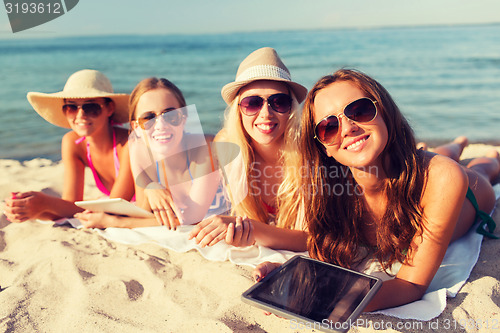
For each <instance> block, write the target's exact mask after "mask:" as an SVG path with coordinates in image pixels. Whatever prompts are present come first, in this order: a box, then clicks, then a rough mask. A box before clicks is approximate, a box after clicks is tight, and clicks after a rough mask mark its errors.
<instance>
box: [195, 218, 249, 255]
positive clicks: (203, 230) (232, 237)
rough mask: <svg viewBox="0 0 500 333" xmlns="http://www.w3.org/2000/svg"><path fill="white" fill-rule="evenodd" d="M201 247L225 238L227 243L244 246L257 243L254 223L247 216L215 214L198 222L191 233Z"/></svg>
mask: <svg viewBox="0 0 500 333" xmlns="http://www.w3.org/2000/svg"><path fill="white" fill-rule="evenodd" d="M193 238H195V241H196V244H199V245H200V246H201V247H205V246H212V245H215V244H217V243H218V242H220V241H221V240H225V241H226V243H227V244H229V245H233V246H238V247H244V246H250V245H253V244H255V235H254V233H253V223H252V221H250V219H248V218H247V217H244V218H243V217H240V216H237V217H234V216H219V215H218V216H214V217H210V218H208V219H206V220H203V221H201V222H200V223H198V224H197V225H196V226H195V227H194V229H193V230H191V232H190V233H189V239H193Z"/></svg>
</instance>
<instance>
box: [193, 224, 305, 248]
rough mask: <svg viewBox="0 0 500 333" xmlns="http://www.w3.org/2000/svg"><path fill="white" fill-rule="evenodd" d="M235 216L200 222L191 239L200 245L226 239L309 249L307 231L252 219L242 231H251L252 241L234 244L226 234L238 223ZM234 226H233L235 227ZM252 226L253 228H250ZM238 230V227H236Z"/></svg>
mask: <svg viewBox="0 0 500 333" xmlns="http://www.w3.org/2000/svg"><path fill="white" fill-rule="evenodd" d="M236 218H237V217H235V216H214V217H211V218H208V219H206V220H204V221H202V222H200V223H198V224H197V225H196V226H195V228H194V229H193V230H191V232H190V233H189V239H192V238H195V240H196V243H197V244H200V246H202V247H204V246H207V245H208V246H212V245H215V244H217V243H218V242H220V241H221V240H224V239H225V240H226V243H228V244H230V245H235V246H248V245H252V244H253V240H254V241H255V243H256V244H258V245H262V246H266V247H269V248H272V249H275V250H290V251H298V252H299V251H300V252H302V251H306V250H307V235H308V234H307V232H305V231H301V230H291V229H283V228H278V227H275V226H272V225H268V224H265V223H262V222H259V221H255V220H250V221H249V222H250V224H251V225H250V226H249V227H248V228H249V229H247V230H248V231H247V230H245V229H244V228H243V230H242V232H243V233H245V232H251V233H252V234H251V235H249V236H248V239H251V240H252V242H250V243H248V242H247V243H241V244H239V243H238V244H233V243H232V241H231V240H228V239H226V234H227V232H228V229H229V228H230V226H231V224H233V227H235V225H236ZM233 227H232V228H233ZM250 228H251V229H250ZM235 230H236V229H235Z"/></svg>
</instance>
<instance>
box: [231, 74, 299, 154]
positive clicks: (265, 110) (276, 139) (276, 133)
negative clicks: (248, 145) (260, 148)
mask: <svg viewBox="0 0 500 333" xmlns="http://www.w3.org/2000/svg"><path fill="white" fill-rule="evenodd" d="M280 93H284V94H289V90H288V87H287V85H286V84H285V83H281V82H277V81H255V82H252V83H250V84H248V85H246V86H245V87H243V88H242V89H241V91H240V93H239V96H238V97H237V98H238V101H241V100H242V99H243V98H245V97H248V96H260V97H262V98H264V99H265V100H267V99H268V98H269V96H272V95H275V94H280ZM238 111H239V112H240V114H241V122H242V124H243V128H244V129H245V132H246V133H247V134H248V135H249V136H250V138H251V140H252V145H255V144H257V145H271V144H278V145H281V144H282V142H283V137H284V135H283V134H284V133H285V129H286V125H287V122H288V118H289V116H290V112H287V113H278V112H276V111H274V110H273V109H272V108H271V107H270V106H269V105H268V103H267V101H265V102H264V104H263V106H262V109H261V110H260V112H258V113H256V114H255V115H252V116H248V115H245V114H244V113H243V112H241V111H240V110H238Z"/></svg>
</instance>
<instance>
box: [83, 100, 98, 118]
mask: <svg viewBox="0 0 500 333" xmlns="http://www.w3.org/2000/svg"><path fill="white" fill-rule="evenodd" d="M82 110H83V112H85V115H87V116H89V117H97V116H99V115H100V114H101V111H102V109H101V105H99V104H97V103H86V104H83V105H82Z"/></svg>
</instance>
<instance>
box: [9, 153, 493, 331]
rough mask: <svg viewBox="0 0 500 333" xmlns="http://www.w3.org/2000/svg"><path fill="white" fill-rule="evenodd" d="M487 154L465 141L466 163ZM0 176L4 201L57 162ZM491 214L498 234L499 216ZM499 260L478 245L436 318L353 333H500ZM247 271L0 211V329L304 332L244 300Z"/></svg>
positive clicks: (376, 318)
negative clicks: (19, 219) (468, 270)
mask: <svg viewBox="0 0 500 333" xmlns="http://www.w3.org/2000/svg"><path fill="white" fill-rule="evenodd" d="M489 148H491V147H490V146H482V145H471V146H470V147H468V148H467V150H466V151H465V152H464V157H465V158H469V157H472V156H477V155H480V154H483V153H484V152H485V150H486V149H489ZM0 175H1V178H0V197H1V198H5V197H6V196H8V195H9V193H10V192H11V191H25V190H42V189H44V188H50V189H51V190H53V191H55V192H58V193H60V192H61V189H62V166H61V165H60V164H55V163H52V162H50V161H47V160H41V159H36V160H32V161H28V162H25V163H22V164H21V163H19V162H17V161H9V160H0ZM89 176H90V175H88V176H87V177H86V178H87V180H88V183H89V184H90V183H92V181H91V179H90V177H89ZM86 193H89V195H88V196H87V199H90V198H94V197H97V196H98V192H97V190H96V189H95V186H88V187H87V189H86ZM0 208H3V204H2V207H0ZM494 218H495V220H496V221H497V224H498V225H499V227H498V228H500V211H499V210H497V212H496V214H495V215H494ZM496 233H497V234H498V233H499V232H498V231H497V232H496ZM499 254H500V240H488V239H486V240H484V241H483V246H482V250H481V255H480V257H479V261H478V263H477V265H476V267H475V268H474V270H473V271H472V274H471V276H470V278H469V280H468V282H467V283H466V284H465V286H464V287H463V288H462V290H461V291H460V292H459V294H458V295H457V297H455V298H452V299H448V305H447V307H446V309H445V310H444V312H443V313H442V314H441V315H440V316H439V317H438V318H436V319H434V320H431V321H429V322H418V321H412V320H404V321H403V320H398V319H394V318H391V317H387V316H381V315H363V316H362V317H361V319H362V320H363V322H360V323H361V324H363V325H362V326H369V328H364V327H359V328H353V329H352V330H351V331H353V332H372V331H377V332H379V331H380V332H421V331H423V332H443V331H447V328H449V329H450V331H458V332H500V259H498V256H499ZM250 273H251V269H250V268H248V267H240V266H236V265H234V264H232V263H230V262H222V263H221V262H210V261H207V260H206V259H204V258H202V257H201V255H199V254H198V252H196V251H191V252H188V253H184V254H180V253H176V252H174V251H170V250H166V249H165V248H162V247H159V246H157V245H154V244H144V245H140V246H129V245H124V244H120V243H113V242H111V241H109V240H106V239H104V238H102V237H101V236H99V235H97V233H95V232H94V231H90V230H76V229H71V228H68V227H54V226H53V224H52V223H48V224H41V223H38V222H31V221H30V222H25V223H20V224H11V223H9V222H8V221H6V219H5V216H4V215H2V217H1V218H0V286H1V288H2V289H3V290H2V291H1V292H0V331H3V332H198V331H199V332H293V331H300V332H310V330H296V329H291V328H290V322H289V321H287V320H285V319H280V318H277V317H275V316H265V315H264V314H263V313H262V311H260V310H258V309H256V308H254V307H251V306H248V305H246V304H244V303H242V302H241V300H240V295H241V293H242V292H243V291H244V290H246V289H247V288H248V287H250V286H251V285H252V279H251V276H250ZM460 324H466V327H465V329H464V328H461V327H460V326H459V325H460ZM398 325H402V326H401V327H400V328H398ZM474 325H476V326H479V325H482V329H476V328H474V327H473V326H474ZM486 325H489V328H486ZM455 326H456V327H457V329H454V328H455ZM391 327H392V328H391ZM495 327H496V329H494V328H495Z"/></svg>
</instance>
